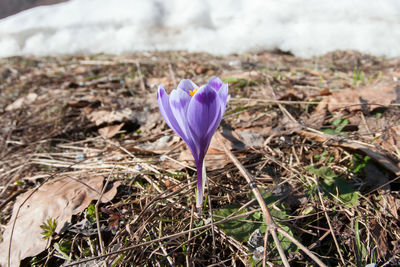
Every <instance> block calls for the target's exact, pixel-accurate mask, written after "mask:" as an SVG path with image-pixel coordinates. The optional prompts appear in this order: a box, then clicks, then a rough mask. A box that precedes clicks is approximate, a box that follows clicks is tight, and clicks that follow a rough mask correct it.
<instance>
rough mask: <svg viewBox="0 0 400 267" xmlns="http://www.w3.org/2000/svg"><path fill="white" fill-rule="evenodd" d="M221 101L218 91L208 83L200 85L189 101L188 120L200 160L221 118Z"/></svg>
mask: <svg viewBox="0 0 400 267" xmlns="http://www.w3.org/2000/svg"><path fill="white" fill-rule="evenodd" d="M220 103H221V102H220V101H219V99H218V96H217V93H216V91H215V90H214V89H213V88H212V87H211V86H208V85H206V86H202V87H200V89H199V90H198V91H197V93H196V94H195V95H194V96H193V98H192V100H191V101H190V103H189V107H188V112H187V120H188V124H189V129H190V132H191V133H192V137H193V141H194V143H195V144H196V145H197V147H198V153H199V154H198V159H199V160H202V159H203V158H204V156H205V153H206V152H207V149H208V146H209V145H210V143H209V142H208V139H209V138H208V137H209V136H208V135H209V134H210V130H211V129H213V128H214V127H215V125H216V123H217V121H218V120H219V117H220V114H221V107H220ZM211 134H213V133H211Z"/></svg>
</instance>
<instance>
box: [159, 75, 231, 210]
mask: <svg viewBox="0 0 400 267" xmlns="http://www.w3.org/2000/svg"><path fill="white" fill-rule="evenodd" d="M227 98H228V84H226V83H222V81H221V79H219V78H217V77H213V78H211V80H210V81H209V82H208V83H207V84H205V85H202V86H200V87H198V86H197V85H196V84H194V83H193V82H192V81H191V80H188V79H185V80H182V81H181V82H180V83H179V85H178V88H177V89H175V90H172V92H171V94H170V96H168V94H167V93H166V92H165V89H164V88H163V87H162V86H161V85H160V86H159V87H158V92H157V99H158V106H159V107H160V111H161V115H162V116H163V117H164V120H165V121H166V122H167V124H168V126H169V127H170V128H171V129H172V130H174V131H175V132H176V133H177V134H178V135H179V136H180V137H181V138H182V139H183V141H185V143H186V144H187V146H188V147H189V149H190V151H191V152H192V154H193V158H194V160H195V162H196V168H197V196H196V207H197V208H201V207H202V204H203V195H204V185H205V182H206V179H207V176H206V168H205V165H204V157H205V155H206V153H207V150H208V147H209V146H210V142H211V138H212V136H213V135H214V133H215V130H216V129H217V127H218V125H219V124H220V122H221V119H222V116H223V115H224V113H225V109H226V101H227Z"/></svg>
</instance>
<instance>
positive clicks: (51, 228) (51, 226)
mask: <svg viewBox="0 0 400 267" xmlns="http://www.w3.org/2000/svg"><path fill="white" fill-rule="evenodd" d="M40 228H42V230H43V232H42V236H43V237H42V238H43V239H49V238H50V237H52V236H53V235H54V234H55V232H56V228H57V221H56V220H55V219H52V218H48V219H47V221H46V222H44V223H43V224H42V225H41V226H40Z"/></svg>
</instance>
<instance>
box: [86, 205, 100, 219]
mask: <svg viewBox="0 0 400 267" xmlns="http://www.w3.org/2000/svg"><path fill="white" fill-rule="evenodd" d="M102 216H103V214H102V213H101V212H99V218H102ZM86 218H87V219H88V220H89V221H91V222H92V223H93V222H96V206H95V205H94V204H90V205H89V207H88V208H87V212H86Z"/></svg>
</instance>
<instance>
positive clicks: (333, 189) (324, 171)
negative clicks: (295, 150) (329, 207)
mask: <svg viewBox="0 0 400 267" xmlns="http://www.w3.org/2000/svg"><path fill="white" fill-rule="evenodd" d="M307 171H308V172H309V173H311V174H315V175H316V176H318V177H319V178H321V180H320V182H319V185H320V186H321V189H323V190H324V191H325V192H327V193H329V194H331V196H336V199H337V200H339V201H340V202H341V204H344V205H345V206H347V207H353V206H355V205H357V204H358V198H359V192H358V191H356V190H354V187H353V185H352V184H351V183H349V181H348V180H347V179H345V178H343V177H341V176H339V175H337V174H335V172H334V171H333V170H332V169H331V168H330V167H326V166H322V167H320V168H316V167H314V166H308V167H307Z"/></svg>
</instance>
